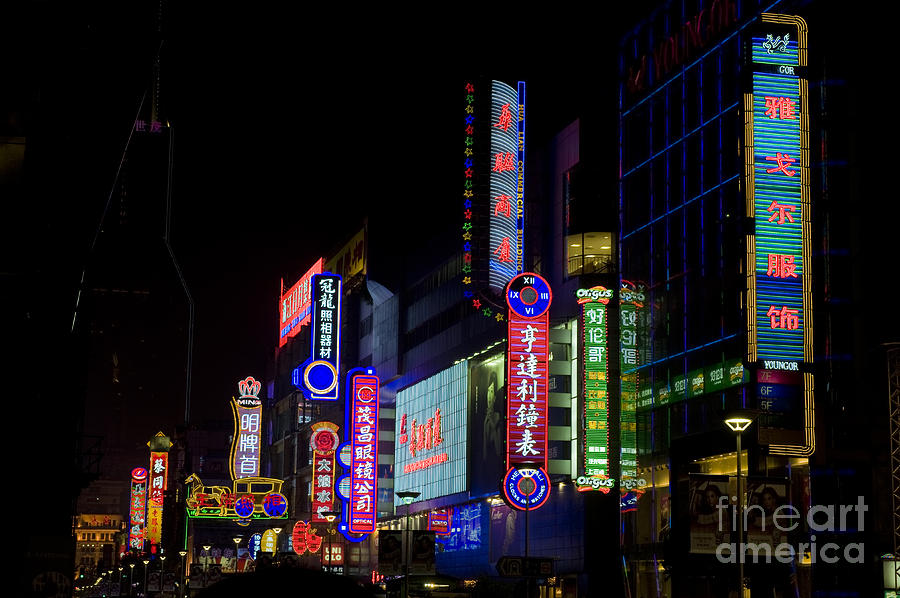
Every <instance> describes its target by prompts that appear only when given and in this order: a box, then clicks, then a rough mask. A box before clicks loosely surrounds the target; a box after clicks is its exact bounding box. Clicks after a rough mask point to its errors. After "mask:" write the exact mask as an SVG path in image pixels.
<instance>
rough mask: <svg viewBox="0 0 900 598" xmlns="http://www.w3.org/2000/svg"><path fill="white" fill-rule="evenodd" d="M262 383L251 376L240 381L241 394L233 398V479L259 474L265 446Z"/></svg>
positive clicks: (231, 464) (230, 463)
mask: <svg viewBox="0 0 900 598" xmlns="http://www.w3.org/2000/svg"><path fill="white" fill-rule="evenodd" d="M260 387H261V384H260V383H259V381H258V380H256V379H254V378H253V377H252V376H247V377H246V378H244V379H243V380H241V381H240V382H238V390H240V397H239V398H237V399H234V398H233V399H232V400H231V411H232V414H233V415H234V440H232V442H231V459H229V465H230V466H231V478H232V479H234V480H237V479H240V478H251V477H257V476H258V475H259V455H260V450H261V448H262V427H261V424H262V400H261V399H260V398H259V396H258V395H259V389H260Z"/></svg>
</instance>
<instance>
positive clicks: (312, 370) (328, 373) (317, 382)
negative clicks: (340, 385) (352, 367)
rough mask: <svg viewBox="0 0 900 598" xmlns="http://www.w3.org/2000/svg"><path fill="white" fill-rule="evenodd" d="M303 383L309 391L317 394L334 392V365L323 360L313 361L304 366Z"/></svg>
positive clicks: (335, 382)
mask: <svg viewBox="0 0 900 598" xmlns="http://www.w3.org/2000/svg"><path fill="white" fill-rule="evenodd" d="M303 381H304V383H306V387H307V388H308V389H309V390H311V391H312V392H314V393H317V394H325V393H326V392H329V391H331V390H334V387H335V385H336V384H337V376H336V375H335V369H334V365H332V364H331V363H329V362H327V361H324V360H318V361H313V362H312V363H310V364H309V365H308V366H306V371H304V372H303Z"/></svg>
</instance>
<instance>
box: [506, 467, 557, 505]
mask: <svg viewBox="0 0 900 598" xmlns="http://www.w3.org/2000/svg"><path fill="white" fill-rule="evenodd" d="M530 472H531V475H528V476H526V475H525V471H524V470H521V469H516V468H515V467H510V468H509V471H507V472H506V475H505V476H503V496H504V497H505V498H506V502H507V503H508V504H509V505H510V506H511V507H514V508H516V509H520V510H523V511H524V510H525V509H528V510H532V509H537V508H540V507H541V506H543V504H544V503H545V502H547V498H548V497H549V496H550V478H549V477H548V476H547V472H545V471H544V470H543V469H542V468H535V469H532V470H530ZM525 477H530V478H531V479H532V481H533V482H534V484H535V488H534V492H532V493H531V495H530V496H529V495H526V494H525V493H524V492H522V490H521V484H522V480H523V479H524V478H525Z"/></svg>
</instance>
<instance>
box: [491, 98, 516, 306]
mask: <svg viewBox="0 0 900 598" xmlns="http://www.w3.org/2000/svg"><path fill="white" fill-rule="evenodd" d="M519 92H521V94H522V95H521V97H520V93H519ZM524 92H525V83H524V82H519V87H518V89H513V88H512V87H511V86H510V85H507V84H506V83H503V82H502V81H492V82H491V160H490V165H491V185H490V193H491V200H490V206H491V211H490V256H489V257H490V260H489V274H488V282H489V286H490V287H491V288H492V289H494V290H495V291H496V292H497V293H500V292H502V291H503V289H504V288H505V287H506V285H507V283H508V282H509V281H510V280H511V279H512V278H513V276H515V275H516V274H518V273H519V272H521V271H522V242H523V235H524V228H523V227H522V226H521V225H523V224H524V218H525V212H524V210H525V208H524V205H525V201H524V182H525V178H524V160H525V130H524V124H525V98H524ZM520 127H521V128H522V130H521V131H520V130H519V129H520Z"/></svg>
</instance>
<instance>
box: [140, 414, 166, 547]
mask: <svg viewBox="0 0 900 598" xmlns="http://www.w3.org/2000/svg"><path fill="white" fill-rule="evenodd" d="M147 446H148V447H150V469H149V470H148V476H149V477H150V488H149V494H148V498H147V534H146V538H147V542H149V543H150V544H151V545H152V544H159V542H160V540H161V539H162V519H163V502H164V500H165V492H166V490H167V489H168V487H169V484H168V480H167V477H168V476H167V474H168V471H169V448H171V446H172V443H171V442H170V441H169V438H168V437H167V436H166V435H165V434H163V433H162V432H157V433H156V436H154V437H153V438H152V439H151V440H150V442H148V443H147Z"/></svg>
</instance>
